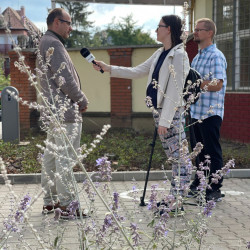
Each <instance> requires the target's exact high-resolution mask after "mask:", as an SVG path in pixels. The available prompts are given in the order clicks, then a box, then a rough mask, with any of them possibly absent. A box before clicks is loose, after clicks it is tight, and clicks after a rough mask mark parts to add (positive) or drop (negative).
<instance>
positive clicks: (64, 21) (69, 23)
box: [58, 18, 71, 26]
mask: <svg viewBox="0 0 250 250" xmlns="http://www.w3.org/2000/svg"><path fill="white" fill-rule="evenodd" d="M58 19H59V20H60V21H61V22H62V23H67V24H68V25H69V26H71V22H69V21H66V20H63V19H60V18H58Z"/></svg>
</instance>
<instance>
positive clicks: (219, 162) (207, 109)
mask: <svg viewBox="0 0 250 250" xmlns="http://www.w3.org/2000/svg"><path fill="white" fill-rule="evenodd" d="M215 34H216V26H215V23H214V22H213V21H212V20H211V19H208V18H202V19H199V20H197V21H196V25H195V30H194V41H195V42H197V43H198V45H199V52H198V54H197V55H196V56H195V58H194V59H193V61H192V65H191V66H192V67H193V68H194V69H196V70H197V71H198V72H199V73H200V74H201V76H202V77H203V82H202V84H201V89H203V90H204V91H205V93H202V94H201V96H200V98H199V100H198V101H197V102H196V103H195V104H193V105H191V118H192V123H195V124H194V125H193V128H194V135H195V141H196V142H201V143H202V144H203V150H202V152H201V153H200V155H199V156H198V159H197V160H196V163H197V168H198V167H199V166H198V163H199V162H203V163H204V162H205V159H206V156H207V155H209V156H210V160H211V164H210V165H209V166H210V177H209V184H211V178H212V177H211V175H212V174H213V173H215V172H216V171H217V170H220V169H221V168H222V167H223V159H222V150H221V146H220V142H219V139H220V127H221V123H222V119H223V115H224V98H225V91H226V85H227V76H226V68H227V62H226V59H225V56H224V55H223V53H222V52H221V51H220V50H218V49H217V48H216V45H215V44H213V38H214V35H215ZM214 78H216V79H217V83H215V84H213V85H211V80H212V79H214ZM198 121H202V122H201V123H200V122H198ZM204 165H205V164H204ZM222 181H223V179H221V180H219V183H212V184H211V187H212V189H207V190H206V200H207V201H209V200H214V201H220V200H221V197H222V195H221V191H220V188H221V187H222ZM198 185H199V179H198V176H197V175H195V180H194V181H193V182H192V184H191V186H190V192H189V196H195V195H196V194H197V192H198V191H197V187H198Z"/></svg>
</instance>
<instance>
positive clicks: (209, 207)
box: [203, 200, 216, 217]
mask: <svg viewBox="0 0 250 250" xmlns="http://www.w3.org/2000/svg"><path fill="white" fill-rule="evenodd" d="M215 205H216V202H214V201H213V200H211V201H208V202H207V204H206V206H205V207H204V211H203V214H204V215H206V216H207V217H210V216H211V215H212V212H211V211H212V209H213V208H215Z"/></svg>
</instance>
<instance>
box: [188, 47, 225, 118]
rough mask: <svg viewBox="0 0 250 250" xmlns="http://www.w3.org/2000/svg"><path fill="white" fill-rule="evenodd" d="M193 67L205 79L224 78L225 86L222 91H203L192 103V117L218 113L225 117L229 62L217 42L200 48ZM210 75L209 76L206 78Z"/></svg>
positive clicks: (203, 116)
mask: <svg viewBox="0 0 250 250" xmlns="http://www.w3.org/2000/svg"><path fill="white" fill-rule="evenodd" d="M191 67H193V68H194V69H196V70H197V71H198V72H199V73H200V74H201V76H202V77H203V79H204V80H212V79H213V78H216V79H220V80H223V87H222V89H221V90H220V91H217V92H214V91H208V92H206V93H202V94H201V96H200V98H199V100H198V101H197V102H196V103H195V104H193V105H191V117H192V118H195V119H205V118H207V117H210V116H213V115H218V116H220V117H221V118H222V119H223V116H224V97H225V92H226V86H227V75H226V68H227V62H226V58H225V56H224V55H223V53H222V52H221V51H220V50H218V49H217V48H216V45H215V44H212V45H210V46H208V47H206V48H205V49H203V50H202V51H201V50H199V53H198V54H197V55H196V56H195V58H194V59H193V61H192V64H191ZM209 74H210V75H209ZM208 75H209V78H204V77H205V76H208ZM210 107H212V109H211V108H210Z"/></svg>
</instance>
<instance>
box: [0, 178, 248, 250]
mask: <svg viewBox="0 0 250 250" xmlns="http://www.w3.org/2000/svg"><path fill="white" fill-rule="evenodd" d="M103 184H105V183H102V185H103ZM153 184H158V185H159V186H158V192H159V193H160V194H164V193H165V194H166V193H167V191H166V190H168V189H169V183H164V181H162V180H158V181H157V180H155V181H150V182H149V183H148V187H150V186H151V185H153ZM109 185H110V190H111V193H113V192H118V193H119V194H120V197H119V211H120V214H122V215H123V216H125V218H126V221H129V220H130V221H131V222H135V223H138V225H139V227H140V229H141V230H143V231H145V232H146V233H148V234H149V235H150V233H152V228H150V227H147V224H148V223H149V222H150V221H151V220H152V212H151V211H149V210H148V209H147V207H141V206H139V205H138V202H137V203H136V202H135V201H134V198H133V197H136V198H139V197H140V196H141V195H142V190H143V187H144V182H143V181H139V182H136V184H135V183H132V181H131V182H130V181H113V182H111V183H110V184H109ZM134 186H136V189H134V192H133V187H134ZM78 188H79V190H80V194H79V196H80V200H81V205H82V206H85V205H86V197H85V195H84V193H85V192H84V190H82V184H81V183H78ZM12 190H13V192H11V191H10V190H9V189H8V187H7V186H6V185H0V242H1V245H0V249H43V247H42V245H39V243H38V242H39V239H40V240H41V241H43V243H44V244H45V245H46V246H49V243H51V245H53V242H54V241H55V238H56V236H59V235H60V234H62V233H63V237H60V238H59V240H62V246H63V247H60V248H59V249H71V250H74V249H79V246H80V243H79V240H78V231H77V226H76V222H77V221H63V220H60V221H59V222H55V221H54V220H53V216H54V215H53V214H50V215H47V216H45V215H42V214H41V208H42V205H43V200H42V195H41V196H39V194H40V193H41V186H40V184H15V185H13V186H12ZM137 191H138V193H137ZM222 191H223V193H225V198H223V200H222V201H221V202H218V203H217V204H216V208H215V209H214V210H213V213H212V217H211V218H209V220H208V221H209V222H208V223H209V227H208V231H207V233H206V235H205V236H204V240H203V242H202V246H201V249H214V250H224V249H225V250H226V249H229V250H231V249H232V250H233V249H246V244H247V241H250V179H237V178H229V179H225V180H224V186H223V188H222ZM13 193H14V194H15V195H16V199H17V200H18V201H19V200H21V199H22V198H23V197H24V195H26V194H29V195H30V196H31V197H32V200H34V199H35V198H36V196H37V200H36V201H35V202H34V204H33V205H32V207H31V209H30V211H29V217H28V223H29V226H27V224H25V226H24V228H23V230H24V231H23V232H22V234H23V235H24V236H23V238H24V240H25V242H26V243H25V244H24V243H20V239H21V238H20V233H18V232H12V233H11V234H10V238H9V240H8V244H5V245H2V242H3V238H2V237H3V230H4V224H3V222H4V218H8V215H9V214H10V213H11V210H10V209H11V204H14V202H13V195H12V194H13ZM149 195H150V189H148V190H147V196H146V199H147V198H148V197H149ZM105 196H106V197H108V196H109V195H108V194H106V195H105V194H103V195H102V198H104V199H105V198H106V197H105ZM189 202H190V201H189ZM94 204H95V208H96V210H95V212H94V214H92V216H91V217H90V218H88V219H84V221H83V224H85V223H90V224H91V223H92V222H93V221H92V218H94V219H95V222H96V223H97V224H98V223H99V224H100V225H101V224H102V223H103V219H104V216H105V214H106V213H107V209H106V208H105V206H104V205H103V203H102V202H101V200H100V198H98V197H96V198H95V202H94ZM184 208H185V213H186V214H185V216H184V217H178V218H170V219H168V223H169V228H171V227H173V225H175V221H176V222H177V229H183V228H184V224H185V223H186V222H187V220H191V219H193V220H194V221H195V219H197V217H198V213H199V210H198V207H196V206H191V205H185V206H184ZM13 211H16V210H15V209H14V208H13ZM78 222H79V221H78ZM49 224H50V226H49V227H48V225H49ZM124 225H127V226H129V224H128V222H124ZM61 226H64V227H61ZM62 228H64V231H62ZM35 230H36V233H34V232H33V231H35ZM141 236H142V248H141V249H152V247H150V248H147V246H148V239H147V237H145V235H141ZM113 237H114V236H113ZM166 238H168V239H169V240H170V241H171V240H172V239H173V233H172V232H171V231H170V230H169V232H168V234H167V235H166ZM88 239H89V241H90V242H91V240H94V239H95V238H94V237H92V236H91V234H90V235H89V236H88ZM180 240H181V238H180V237H179V236H177V238H176V242H178V241H180ZM114 241H115V244H114V245H113V246H112V247H111V248H109V249H130V248H128V247H126V242H124V240H123V239H122V237H121V236H119V238H117V239H114ZM164 244H166V242H162V244H161V245H158V248H157V249H170V248H167V247H166V245H165V246H164ZM5 246H8V248H4V247H5ZM22 246H23V248H21V247H22ZM24 246H26V247H27V248H24ZM51 249H52V248H51ZM90 249H98V248H91V247H90ZM100 249H101V248H100ZM107 249H108V248H107ZM175 249H185V248H184V247H176V248H175ZM189 249H198V246H197V245H196V246H192V247H190V248H189Z"/></svg>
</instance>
